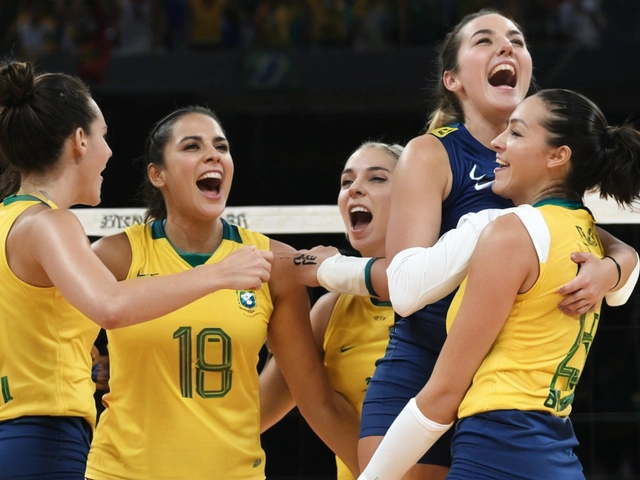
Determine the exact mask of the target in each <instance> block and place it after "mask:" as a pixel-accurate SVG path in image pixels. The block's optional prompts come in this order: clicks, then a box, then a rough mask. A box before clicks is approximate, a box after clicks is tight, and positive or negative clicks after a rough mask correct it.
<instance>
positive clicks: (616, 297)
mask: <svg viewBox="0 0 640 480" xmlns="http://www.w3.org/2000/svg"><path fill="white" fill-rule="evenodd" d="M639 275H640V258H638V253H637V252H636V266H635V268H634V269H633V272H631V275H630V276H629V278H628V279H627V281H626V282H625V284H624V285H622V286H621V287H620V288H619V289H618V290H616V291H615V292H609V293H607V294H606V295H605V296H604V298H605V300H606V301H607V305H609V306H610V307H617V306H619V305H624V304H625V303H627V300H629V297H630V296H631V294H632V293H633V290H634V288H635V286H636V283H638V276H639Z"/></svg>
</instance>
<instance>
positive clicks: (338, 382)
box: [323, 295, 394, 480]
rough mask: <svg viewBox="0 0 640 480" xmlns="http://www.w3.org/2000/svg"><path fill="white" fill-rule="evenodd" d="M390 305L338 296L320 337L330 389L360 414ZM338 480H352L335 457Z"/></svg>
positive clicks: (381, 348)
mask: <svg viewBox="0 0 640 480" xmlns="http://www.w3.org/2000/svg"><path fill="white" fill-rule="evenodd" d="M393 319H394V313H393V308H392V307H391V303H389V302H380V301H378V300H376V299H374V298H369V297H357V296H354V295H340V297H339V298H338V300H337V302H336V305H335V306H334V308H333V311H332V313H331V317H330V319H329V323H328V324H327V330H326V332H325V336H324V342H323V348H324V352H325V354H324V366H325V369H326V371H327V376H328V377H329V380H330V381H331V384H332V385H333V387H334V388H335V389H336V390H337V391H338V392H340V393H341V394H342V395H344V396H345V398H346V399H347V401H348V402H349V403H350V404H351V406H352V407H353V408H355V409H356V411H357V412H358V415H360V414H361V413H362V402H363V401H364V396H365V393H366V391H367V386H368V385H369V381H370V380H371V376H372V375H373V371H374V369H375V365H376V361H377V360H378V359H379V358H382V357H383V356H384V352H385V349H386V347H387V343H388V342H389V329H390V328H391V327H392V326H393ZM336 464H337V468H338V480H353V476H352V475H351V472H350V471H349V469H348V468H347V466H346V465H345V464H344V463H343V462H342V461H341V460H340V459H339V458H337V457H336Z"/></svg>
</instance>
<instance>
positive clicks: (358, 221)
mask: <svg viewBox="0 0 640 480" xmlns="http://www.w3.org/2000/svg"><path fill="white" fill-rule="evenodd" d="M349 219H350V220H351V230H352V231H354V232H359V231H361V230H363V229H364V228H366V226H367V225H369V224H370V223H371V220H373V215H372V214H371V212H370V211H369V210H368V209H366V208H365V207H362V206H357V207H352V208H351V210H349Z"/></svg>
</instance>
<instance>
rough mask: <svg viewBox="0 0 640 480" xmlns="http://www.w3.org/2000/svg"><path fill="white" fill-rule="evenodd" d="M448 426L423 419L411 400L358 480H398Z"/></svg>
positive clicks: (413, 400)
mask: <svg viewBox="0 0 640 480" xmlns="http://www.w3.org/2000/svg"><path fill="white" fill-rule="evenodd" d="M451 425H453V423H450V424H449V425H442V424H440V423H436V422H434V421H433V420H430V419H428V418H427V417H425V416H424V414H423V413H422V412H421V411H420V409H419V408H418V405H417V404H416V399H415V398H412V399H411V400H409V403H407V405H406V406H405V407H404V409H402V411H401V412H400V414H399V415H398V416H397V417H396V419H395V420H394V421H393V423H392V424H391V427H390V428H389V430H388V431H387V433H386V435H385V436H384V438H383V439H382V442H381V443H380V445H378V448H377V449H376V452H375V453H374V454H373V457H372V458H371V461H370V462H369V464H368V465H367V467H366V468H365V469H364V471H363V472H362V473H361V474H360V476H359V477H358V480H400V478H402V476H403V475H404V474H405V472H406V471H407V470H409V469H410V468H411V467H412V466H413V465H414V464H415V463H416V462H417V461H418V460H419V459H420V457H421V456H422V455H424V452H426V451H427V450H429V449H430V448H431V446H432V445H433V444H434V443H436V441H437V440H438V439H439V438H440V437H441V436H442V435H443V434H444V433H445V432H446V431H447V430H449V429H450V428H451Z"/></svg>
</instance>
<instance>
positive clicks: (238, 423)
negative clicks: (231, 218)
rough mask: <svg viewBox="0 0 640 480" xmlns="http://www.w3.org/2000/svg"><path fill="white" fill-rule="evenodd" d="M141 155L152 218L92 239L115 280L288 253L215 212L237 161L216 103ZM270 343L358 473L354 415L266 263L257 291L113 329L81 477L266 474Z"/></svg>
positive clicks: (304, 408) (196, 110)
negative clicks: (262, 394) (263, 396)
mask: <svg viewBox="0 0 640 480" xmlns="http://www.w3.org/2000/svg"><path fill="white" fill-rule="evenodd" d="M145 164H146V167H147V183H146V184H145V188H146V193H147V207H148V215H149V218H150V220H149V222H148V223H145V224H143V225H134V226H132V227H128V228H127V229H126V230H125V232H123V233H119V234H116V235H113V236H109V237H104V238H102V239H100V240H98V241H97V242H96V243H95V247H94V248H95V251H96V253H97V254H98V256H99V257H100V258H101V259H102V260H103V261H104V263H105V264H106V265H107V267H108V268H109V269H110V270H111V271H112V272H113V274H114V275H115V276H116V278H118V279H126V278H134V277H137V276H140V275H147V276H153V277H154V278H155V277H157V278H164V277H165V276H167V275H170V274H173V273H175V272H184V271H192V270H196V271H197V270H199V269H200V268H202V266H206V265H210V264H215V263H217V262H220V261H223V259H225V258H227V257H228V256H229V255H233V252H235V251H236V250H238V249H241V248H242V247H243V246H244V245H252V246H254V248H257V249H260V250H274V251H275V250H277V251H292V250H293V249H292V248H291V247H289V246H287V245H285V244H283V243H281V242H278V241H275V240H271V239H269V238H267V237H266V236H264V235H262V234H259V233H256V232H253V231H250V230H247V229H244V228H240V227H237V226H234V225H230V224H228V223H227V222H225V221H224V219H222V218H221V216H222V214H223V212H224V209H225V205H226V201H227V198H228V196H229V193H230V189H231V183H232V179H233V174H234V164H233V159H232V157H231V151H230V148H229V142H228V140H227V138H226V136H225V132H224V130H223V128H222V126H221V124H220V121H219V120H218V118H217V117H216V115H215V114H214V113H213V112H212V111H211V110H209V109H206V108H204V107H198V106H193V107H187V108H182V109H178V110H176V111H174V112H172V113H170V114H169V115H167V116H166V117H164V118H163V119H161V120H160V121H159V122H158V123H157V124H156V126H155V127H154V128H153V130H152V131H151V133H150V135H149V137H148V140H147V148H146V152H145ZM265 339H266V340H267V341H268V346H269V349H270V350H271V352H272V353H273V356H274V358H275V359H276V360H277V361H278V365H279V367H280V370H281V371H282V374H283V376H284V378H285V379H286V382H287V384H288V386H289V388H290V391H291V394H292V396H293V398H294V400H295V402H296V404H297V405H298V406H299V408H300V411H301V413H302V415H303V416H304V417H305V419H306V420H307V421H308V423H309V424H310V426H311V427H312V428H313V429H314V431H315V432H316V433H317V434H318V436H319V437H320V438H321V439H322V440H323V441H324V442H325V443H326V444H327V445H328V446H329V447H330V448H331V449H332V450H333V451H334V452H335V453H336V454H338V455H340V457H341V458H343V459H344V460H345V462H346V464H347V465H348V466H349V468H350V469H351V470H352V471H353V472H355V473H357V472H358V467H357V453H356V451H357V447H356V444H357V428H358V427H357V425H358V420H357V415H356V413H355V411H354V410H353V408H351V407H350V406H349V404H348V403H347V402H346V401H345V400H344V398H343V397H341V396H340V395H339V394H337V393H336V392H335V391H334V390H333V388H332V387H331V384H330V383H329V381H328V379H327V376H326V374H325V371H324V368H323V366H322V362H321V359H320V356H319V354H318V351H317V349H316V348H315V344H314V340H313V334H312V331H311V327H310V320H309V298H308V294H307V291H306V288H305V287H304V286H302V285H300V284H299V283H297V282H295V281H294V279H293V278H291V277H290V276H289V275H286V270H283V269H282V268H280V267H279V266H278V265H277V264H276V263H274V265H273V269H272V271H271V277H270V279H269V282H268V284H264V285H262V286H261V287H260V288H251V289H249V288H247V289H228V290H223V291H218V292H215V293H213V294H212V295H208V296H206V297H204V298H202V299H200V300H197V301H195V302H193V303H192V304H190V305H188V306H186V307H184V308H181V309H179V310H177V311H175V312H173V313H170V314H168V315H165V316H163V317H162V318H159V319H158V320H156V321H154V322H148V323H147V324H141V325H136V326H134V327H132V328H122V329H118V330H113V331H110V332H108V340H109V353H110V367H111V378H110V380H109V386H110V392H109V393H108V394H106V395H105V396H104V397H103V398H104V400H103V402H104V404H105V407H106V409H105V411H104V412H103V413H102V416H101V417H100V423H99V424H98V428H97V430H96V434H95V437H94V440H93V443H92V445H91V452H90V454H89V461H88V466H87V473H86V477H87V478H89V479H92V480H103V479H104V480H106V479H112V478H127V479H130V480H135V479H139V480H147V479H150V478H174V479H185V478H194V479H195V478H221V479H222V478H224V479H242V480H248V479H264V478H265V475H264V468H265V455H264V451H263V450H262V448H261V446H260V409H259V407H260V401H259V395H258V372H257V363H258V354H259V352H260V350H261V348H262V346H263V344H264V342H265Z"/></svg>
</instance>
